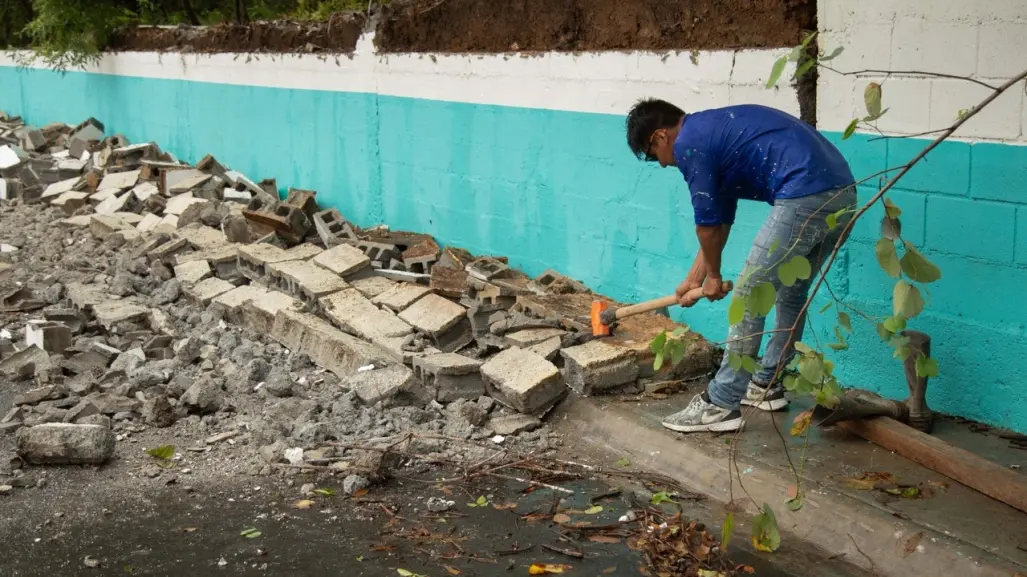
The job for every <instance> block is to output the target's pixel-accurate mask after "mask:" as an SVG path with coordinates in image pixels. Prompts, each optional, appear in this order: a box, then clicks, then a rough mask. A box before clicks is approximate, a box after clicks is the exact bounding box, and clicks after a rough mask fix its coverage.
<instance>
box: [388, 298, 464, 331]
mask: <svg viewBox="0 0 1027 577" xmlns="http://www.w3.org/2000/svg"><path fill="white" fill-rule="evenodd" d="M466 315H467V310H466V309H464V307H462V306H460V305H458V304H456V303H454V302H452V301H450V300H448V299H445V298H443V297H440V296H438V295H436V294H430V295H426V296H424V297H423V298H421V299H419V300H418V301H417V302H415V303H414V304H413V305H412V306H410V307H409V308H407V309H406V310H404V311H403V312H401V313H399V318H401V319H403V320H404V321H406V322H408V323H410V324H411V325H412V326H413V327H414V328H416V329H417V330H419V331H421V332H424V333H427V334H429V335H431V336H438V335H441V334H442V333H444V332H446V330H448V329H450V328H452V327H453V326H455V325H456V324H457V323H458V322H460V320H461V319H466V318H467V316H466Z"/></svg>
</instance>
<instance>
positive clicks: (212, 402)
mask: <svg viewBox="0 0 1027 577" xmlns="http://www.w3.org/2000/svg"><path fill="white" fill-rule="evenodd" d="M223 402H224V398H223V396H222V393H221V387H220V386H218V384H217V383H216V382H214V381H213V380H212V379H210V378H206V377H205V378H202V379H200V380H198V381H196V383H195V384H193V386H191V387H189V390H187V391H186V392H185V394H184V395H182V404H184V405H185V406H186V407H189V408H190V409H191V411H192V412H197V413H201V414H202V413H213V412H214V411H217V410H218V409H220V408H221V404H222V403H223Z"/></svg>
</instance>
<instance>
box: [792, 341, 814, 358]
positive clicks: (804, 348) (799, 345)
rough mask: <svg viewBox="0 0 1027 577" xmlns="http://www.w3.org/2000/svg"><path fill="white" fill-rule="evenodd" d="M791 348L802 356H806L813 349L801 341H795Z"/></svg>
mask: <svg viewBox="0 0 1027 577" xmlns="http://www.w3.org/2000/svg"><path fill="white" fill-rule="evenodd" d="M792 346H793V347H795V350H797V351H799V352H800V353H802V354H804V355H808V354H810V353H812V352H813V348H812V347H810V346H809V345H807V344H806V343H804V342H802V341H795V344H794V345H792Z"/></svg>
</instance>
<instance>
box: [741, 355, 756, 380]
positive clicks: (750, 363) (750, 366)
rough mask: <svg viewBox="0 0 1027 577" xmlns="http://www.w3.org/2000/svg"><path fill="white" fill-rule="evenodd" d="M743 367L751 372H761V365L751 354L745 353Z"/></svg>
mask: <svg viewBox="0 0 1027 577" xmlns="http://www.w3.org/2000/svg"><path fill="white" fill-rule="evenodd" d="M742 369H743V370H744V371H745V372H747V373H749V374H752V375H755V374H756V373H757V372H759V370H760V365H759V363H757V362H756V359H754V358H752V357H750V356H749V355H743V356H742Z"/></svg>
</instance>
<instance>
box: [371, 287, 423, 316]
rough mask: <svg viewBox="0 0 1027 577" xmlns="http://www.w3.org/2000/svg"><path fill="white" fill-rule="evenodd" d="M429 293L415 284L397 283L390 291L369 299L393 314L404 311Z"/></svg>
mask: <svg viewBox="0 0 1027 577" xmlns="http://www.w3.org/2000/svg"><path fill="white" fill-rule="evenodd" d="M430 293H431V289H430V288H428V287H426V286H422V285H417V284H410V283H399V284H397V285H396V286H394V287H392V288H391V289H389V290H387V291H385V292H383V293H382V294H380V295H378V296H376V297H374V298H373V299H371V302H372V303H374V304H376V305H378V306H382V307H385V308H387V309H389V310H391V311H393V312H401V311H403V310H406V309H407V308H408V307H409V306H410V305H412V304H414V303H415V302H417V300H418V299H420V298H422V297H424V296H425V295H428V294H430Z"/></svg>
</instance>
